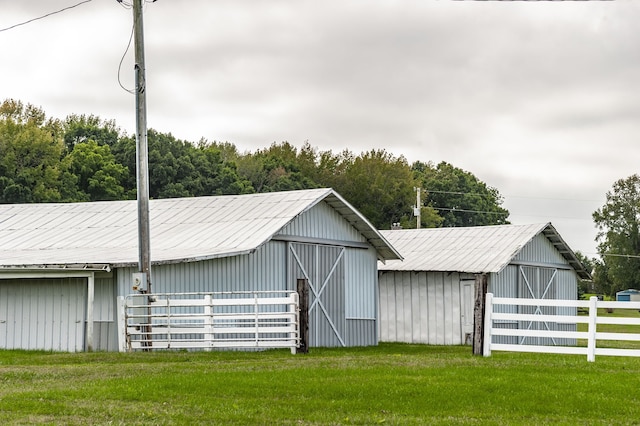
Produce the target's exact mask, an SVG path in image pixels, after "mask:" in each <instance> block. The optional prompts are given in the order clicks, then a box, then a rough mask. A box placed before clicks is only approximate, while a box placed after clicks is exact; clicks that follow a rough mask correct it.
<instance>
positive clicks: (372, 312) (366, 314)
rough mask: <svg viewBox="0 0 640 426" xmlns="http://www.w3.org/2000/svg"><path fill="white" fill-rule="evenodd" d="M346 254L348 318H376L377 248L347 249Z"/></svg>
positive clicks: (346, 306)
mask: <svg viewBox="0 0 640 426" xmlns="http://www.w3.org/2000/svg"><path fill="white" fill-rule="evenodd" d="M345 256H346V258H345V262H346V265H347V267H346V269H345V291H346V295H345V312H346V313H345V314H346V318H347V320H348V319H371V320H375V319H376V317H377V316H376V312H377V300H376V291H377V288H378V271H377V269H376V268H375V264H376V263H375V262H376V254H375V250H373V249H370V250H359V249H347V251H346V254H345ZM368 344H373V343H371V342H369V343H368Z"/></svg>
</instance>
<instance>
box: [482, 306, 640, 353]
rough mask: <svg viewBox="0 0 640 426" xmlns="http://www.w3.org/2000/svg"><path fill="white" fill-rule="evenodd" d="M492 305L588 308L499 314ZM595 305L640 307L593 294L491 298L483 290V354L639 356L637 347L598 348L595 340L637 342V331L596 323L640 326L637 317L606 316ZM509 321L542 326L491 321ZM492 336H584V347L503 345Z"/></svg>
mask: <svg viewBox="0 0 640 426" xmlns="http://www.w3.org/2000/svg"><path fill="white" fill-rule="evenodd" d="M496 306H534V307H537V308H538V309H536V312H540V309H539V308H540V307H542V306H552V307H570V308H588V310H589V314H588V315H587V316H585V315H582V316H580V315H542V314H540V313H535V314H521V313H501V312H494V308H495V307H496ZM598 308H611V309H634V310H640V302H603V301H599V300H598V298H597V297H591V298H590V299H589V300H557V299H555V300H554V299H516V298H504V297H494V296H493V294H491V293H487V295H486V304H485V317H484V343H483V355H484V356H491V351H510V352H541V353H556V354H578V355H586V356H587V361H589V362H593V361H595V358H596V355H609V356H632V357H640V349H622V348H621V349H618V348H598V347H597V345H596V343H597V341H598V340H610V341H611V340H615V341H636V342H637V341H640V333H604V332H598V331H597V330H596V327H597V325H598V324H623V325H636V326H639V325H640V318H631V317H627V318H624V317H607V316H599V315H598ZM500 320H505V321H511V322H516V323H517V322H520V323H522V322H528V323H529V325H531V324H532V323H543V324H544V325H545V327H544V328H545V329H543V330H532V329H530V327H528V328H525V329H523V328H515V329H514V328H497V327H496V324H494V321H500ZM549 323H556V324H578V323H583V324H584V323H586V324H588V330H587V331H561V330H551V329H550V327H549V326H548V324H549ZM492 336H518V337H542V338H549V339H552V340H553V339H586V341H587V346H586V347H584V346H582V347H580V346H575V345H572V346H569V345H553V346H552V345H524V344H504V343H493V342H492Z"/></svg>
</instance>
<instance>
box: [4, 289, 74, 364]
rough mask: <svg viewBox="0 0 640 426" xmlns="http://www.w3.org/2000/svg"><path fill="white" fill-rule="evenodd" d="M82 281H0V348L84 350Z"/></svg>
mask: <svg viewBox="0 0 640 426" xmlns="http://www.w3.org/2000/svg"><path fill="white" fill-rule="evenodd" d="M86 287H87V285H86V279H83V278H56V279H42V280H35V279H17V280H0V348H2V349H40V350H52V351H64V352H79V351H83V350H84V339H85V337H84V334H85V333H84V331H85V315H86Z"/></svg>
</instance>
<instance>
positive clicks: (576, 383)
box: [0, 344, 640, 425]
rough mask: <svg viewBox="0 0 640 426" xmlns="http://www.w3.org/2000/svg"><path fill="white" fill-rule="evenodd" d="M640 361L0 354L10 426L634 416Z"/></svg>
mask: <svg viewBox="0 0 640 426" xmlns="http://www.w3.org/2000/svg"><path fill="white" fill-rule="evenodd" d="M639 375H640V359H638V358H617V357H598V358H597V360H596V362H595V363H587V361H586V358H585V357H584V356H577V355H549V354H546V355H545V354H514V353H500V352H497V353H494V354H493V356H492V357H490V358H481V357H474V356H472V355H471V349H470V347H437V346H422V345H402V344H382V345H380V346H379V347H371V348H355V349H312V350H311V353H309V354H307V355H291V354H290V353H289V352H288V351H267V352H262V353H242V352H209V353H205V352H198V353H186V352H158V353H133V354H117V353H80V354H61V353H48V352H22V351H0V422H2V423H8V424H37V423H40V424H43V423H45V424H303V425H305V424H319V425H320V424H416V425H417V424H421V425H422V424H536V425H538V424H567V425H569V424H570V425H573V424H607V425H608V424H638V421H639V420H638V419H640V391H639V390H638V376H639Z"/></svg>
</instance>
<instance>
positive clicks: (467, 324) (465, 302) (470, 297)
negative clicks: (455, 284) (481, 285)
mask: <svg viewBox="0 0 640 426" xmlns="http://www.w3.org/2000/svg"><path fill="white" fill-rule="evenodd" d="M461 284H462V336H463V338H464V344H465V345H470V344H472V343H473V305H474V303H475V299H474V297H475V296H474V295H475V292H474V286H475V280H462V281H461Z"/></svg>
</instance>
